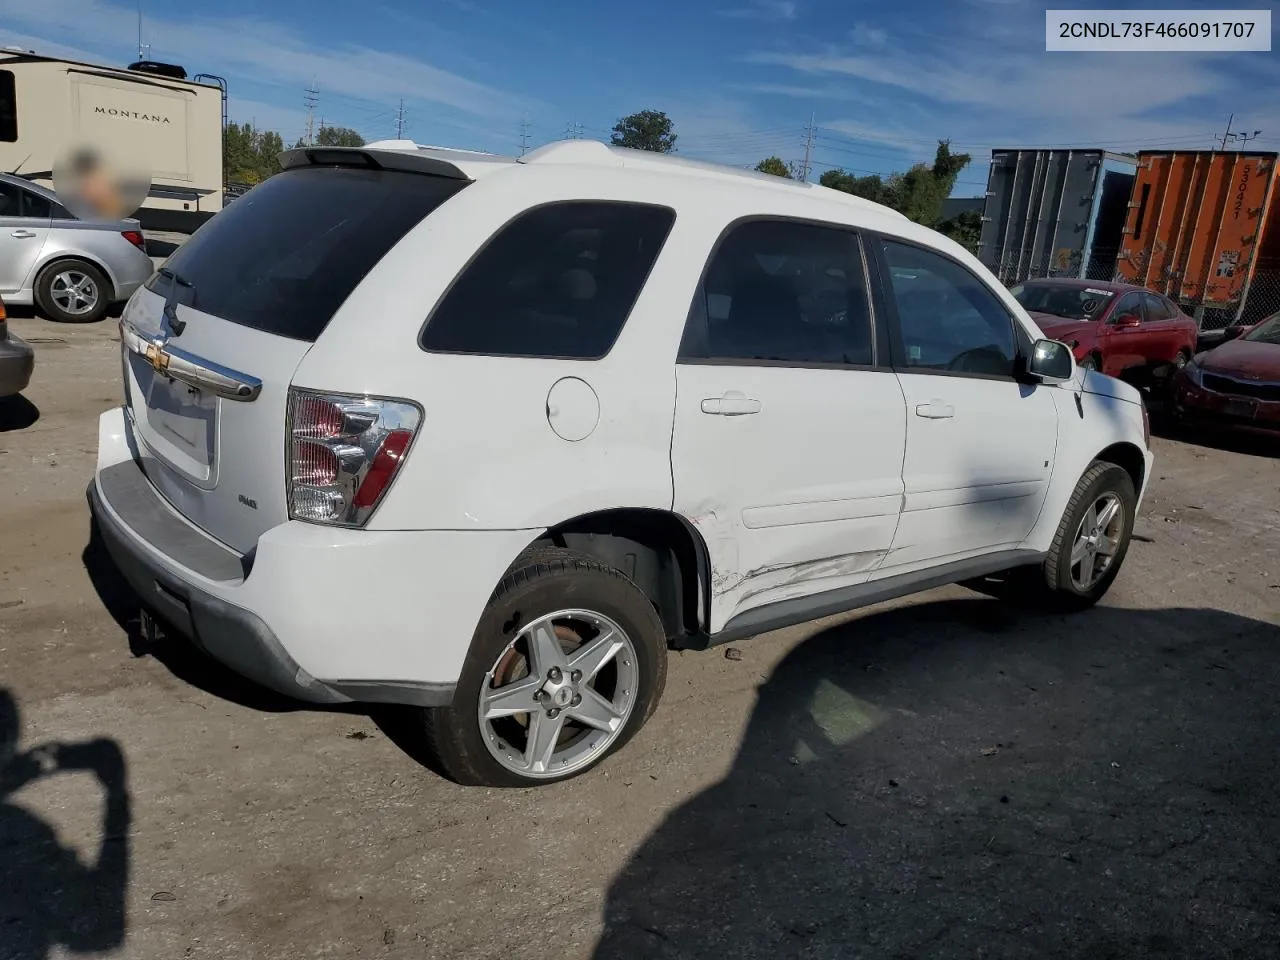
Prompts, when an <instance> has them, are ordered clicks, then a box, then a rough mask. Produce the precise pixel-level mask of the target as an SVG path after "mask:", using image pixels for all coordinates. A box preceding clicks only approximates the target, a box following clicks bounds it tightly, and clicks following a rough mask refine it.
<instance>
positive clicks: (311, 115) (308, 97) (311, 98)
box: [302, 80, 320, 146]
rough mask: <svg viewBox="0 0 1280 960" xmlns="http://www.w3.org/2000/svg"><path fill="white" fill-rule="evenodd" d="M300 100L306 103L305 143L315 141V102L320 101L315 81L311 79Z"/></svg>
mask: <svg viewBox="0 0 1280 960" xmlns="http://www.w3.org/2000/svg"><path fill="white" fill-rule="evenodd" d="M302 102H303V103H305V104H306V105H307V135H306V138H305V139H306V142H307V145H308V146H310V145H311V144H313V143H315V132H316V131H315V111H316V104H317V103H319V102H320V91H319V90H317V89H316V82H315V81H314V80H312V81H311V84H310V86H308V87H307V92H306V93H305V94H304V95H303V97H302Z"/></svg>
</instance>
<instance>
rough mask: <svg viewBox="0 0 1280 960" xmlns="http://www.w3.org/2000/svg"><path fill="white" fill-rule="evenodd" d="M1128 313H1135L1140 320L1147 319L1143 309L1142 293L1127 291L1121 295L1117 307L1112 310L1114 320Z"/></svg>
mask: <svg viewBox="0 0 1280 960" xmlns="http://www.w3.org/2000/svg"><path fill="white" fill-rule="evenodd" d="M1126 313H1131V314H1133V315H1134V316H1135V317H1137V318H1138V320H1140V321H1143V320H1146V317H1145V316H1144V314H1143V310H1142V294H1140V293H1126V294H1125V295H1124V296H1123V297H1121V298H1120V302H1119V303H1117V304H1116V308H1115V309H1114V310H1112V311H1111V320H1112V322H1113V323H1114V322H1115V321H1116V320H1119V319H1120V318H1121V317H1123V316H1124V315H1125V314H1126Z"/></svg>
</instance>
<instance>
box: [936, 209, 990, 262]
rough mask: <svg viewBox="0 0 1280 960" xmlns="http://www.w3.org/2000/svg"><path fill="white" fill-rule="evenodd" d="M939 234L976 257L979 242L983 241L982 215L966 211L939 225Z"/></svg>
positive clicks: (974, 211) (973, 211)
mask: <svg viewBox="0 0 1280 960" xmlns="http://www.w3.org/2000/svg"><path fill="white" fill-rule="evenodd" d="M938 232H939V233H941V234H943V235H944V236H948V237H950V238H951V239H952V240H954V241H955V242H956V243H958V244H960V246H962V247H964V248H965V249H966V250H968V251H969V252H970V253H972V254H974V255H976V254H977V253H978V242H979V241H980V240H981V239H982V214H981V213H979V212H978V211H977V210H965V211H963V212H961V213H959V214H957V215H956V216H954V217H952V218H951V219H950V220H943V221H942V222H941V223H940V224H938Z"/></svg>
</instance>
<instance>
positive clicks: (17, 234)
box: [9, 230, 35, 240]
mask: <svg viewBox="0 0 1280 960" xmlns="http://www.w3.org/2000/svg"><path fill="white" fill-rule="evenodd" d="M9 236H11V237H13V238H14V239H15V240H30V239H31V238H32V237H34V236H35V234H34V233H32V232H31V231H30V230H15V231H13V233H11V234H9Z"/></svg>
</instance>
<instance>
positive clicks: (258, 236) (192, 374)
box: [121, 155, 468, 553]
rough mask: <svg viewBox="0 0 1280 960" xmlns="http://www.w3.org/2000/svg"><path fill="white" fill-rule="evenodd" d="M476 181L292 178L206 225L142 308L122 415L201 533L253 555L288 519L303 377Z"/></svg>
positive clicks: (134, 327)
mask: <svg viewBox="0 0 1280 960" xmlns="http://www.w3.org/2000/svg"><path fill="white" fill-rule="evenodd" d="M357 156H358V155H357ZM365 160H366V161H368V157H367V155H366V156H365ZM467 182H468V181H466V180H463V179H458V178H450V177H443V176H432V175H427V174H424V173H411V172H403V171H398V170H387V169H380V168H377V167H376V166H370V165H365V166H363V167H353V166H314V165H313V166H303V167H299V168H296V169H289V170H286V171H285V172H283V173H281V174H278V175H277V176H275V177H272V178H271V179H269V180H267V181H266V182H265V183H263V184H261V185H260V186H258V187H256V188H255V189H253V190H252V191H250V192H249V193H248V194H246V195H245V196H244V197H242V198H241V199H240V200H238V201H237V202H236V203H235V204H234V205H232V206H230V207H228V208H227V209H226V210H224V211H223V212H221V213H219V214H218V215H217V216H216V217H214V218H213V219H212V220H210V221H209V222H208V223H207V224H206V225H205V226H203V227H202V228H201V229H200V230H199V231H198V232H197V233H196V234H195V235H194V236H192V238H191V239H190V240H189V241H187V243H186V244H185V245H183V246H182V247H181V248H179V250H178V251H177V252H176V253H175V254H174V255H173V256H172V257H171V258H170V259H169V261H168V262H167V263H166V264H165V266H164V267H163V268H161V270H159V271H158V272H157V273H156V274H154V275H153V276H152V277H151V279H150V280H149V281H148V282H147V284H146V286H145V287H144V288H142V289H140V290H139V291H138V293H137V294H136V295H135V296H134V297H133V298H132V300H130V302H129V305H128V307H127V309H126V310H125V313H124V316H123V317H122V319H121V341H122V352H123V357H124V381H125V404H126V407H127V410H128V413H129V417H130V420H131V422H132V427H133V433H134V436H135V438H136V439H137V443H138V449H139V454H140V456H141V462H142V466H143V469H144V470H145V471H146V474H147V476H148V477H149V478H150V480H151V482H152V483H153V484H155V486H156V488H157V489H158V490H159V491H160V492H161V494H162V495H163V496H164V497H165V498H166V499H167V500H168V501H169V502H170V503H171V504H172V505H173V506H174V507H175V508H176V509H177V510H178V511H180V512H181V513H182V514H183V515H184V516H185V517H187V518H188V519H189V520H190V521H191V522H192V523H194V524H196V525H197V526H199V527H200V528H202V529H203V530H205V531H206V532H207V533H209V534H210V535H211V536H213V537H215V538H216V539H218V540H220V541H222V542H223V543H225V544H227V545H228V546H230V547H231V548H232V549H234V550H236V551H238V552H240V553H249V552H250V551H251V550H252V549H253V548H254V546H255V545H256V543H257V541H258V538H259V537H260V536H261V535H262V534H263V533H264V532H265V531H267V530H269V529H270V528H272V527H274V526H276V525H278V524H280V523H283V522H284V521H286V520H287V519H288V518H289V514H288V505H287V500H286V486H287V484H286V477H285V447H286V442H285V441H286V437H285V430H286V412H287V409H288V393H289V384H290V382H291V381H292V379H293V374H294V371H295V370H296V369H297V368H298V364H299V363H300V362H301V361H302V358H303V357H304V356H305V355H306V353H307V351H308V350H309V349H310V348H311V345H312V344H313V343H315V341H316V339H317V338H318V337H319V336H320V335H321V333H322V332H323V331H324V328H325V326H326V325H327V324H328V322H329V319H330V318H331V317H332V316H333V315H334V313H335V312H336V311H337V310H338V309H339V307H341V305H342V303H343V302H344V301H345V300H346V299H347V297H348V296H349V295H350V294H351V292H352V291H353V290H354V289H355V288H356V286H357V285H359V283H360V282H361V281H362V280H363V279H364V277H365V276H366V274H367V273H368V272H369V271H370V269H372V267H373V266H374V265H375V264H376V263H377V262H378V261H379V260H380V259H381V258H382V257H383V255H384V254H386V252H387V251H388V250H390V249H391V248H392V247H393V246H394V245H395V244H396V243H397V242H398V241H399V240H400V239H401V238H402V237H403V236H404V235H405V234H406V233H407V232H408V231H409V230H410V229H411V228H412V227H413V226H414V225H415V224H417V223H418V222H419V221H420V220H422V219H423V218H424V217H425V216H427V215H428V214H429V213H431V212H432V211H433V210H434V209H436V208H437V207H438V206H439V205H440V204H441V203H443V202H444V201H445V200H447V199H448V198H449V197H451V196H453V195H454V194H455V193H457V192H458V191H459V190H460V189H462V187H463V186H465V185H466V183H467ZM409 282H411V281H409ZM415 329H416V328H415ZM408 335H409V336H412V331H410V332H409V334H408ZM391 349H394V347H391ZM360 379H361V378H360V377H359V376H358V371H353V377H352V383H354V384H359V382H360ZM343 386H344V385H343V384H334V385H333V388H334V389H342V388H343Z"/></svg>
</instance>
